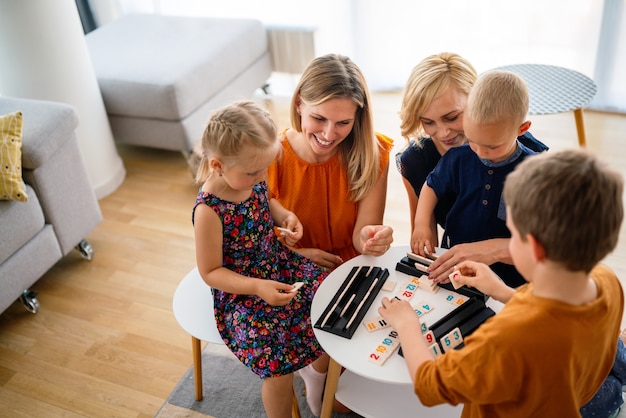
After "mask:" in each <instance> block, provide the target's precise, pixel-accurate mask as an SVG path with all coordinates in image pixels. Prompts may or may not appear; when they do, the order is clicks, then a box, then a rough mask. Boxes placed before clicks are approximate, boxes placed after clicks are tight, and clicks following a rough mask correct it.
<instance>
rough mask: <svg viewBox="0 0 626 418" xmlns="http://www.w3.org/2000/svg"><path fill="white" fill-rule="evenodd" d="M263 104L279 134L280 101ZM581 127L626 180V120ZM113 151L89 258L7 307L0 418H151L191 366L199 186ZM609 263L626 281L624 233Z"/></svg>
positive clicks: (402, 221) (392, 197)
mask: <svg viewBox="0 0 626 418" xmlns="http://www.w3.org/2000/svg"><path fill="white" fill-rule="evenodd" d="M399 103H400V95H399V94H398V93H379V94H374V95H373V106H374V111H375V119H376V127H377V129H378V130H379V131H381V132H384V133H386V134H388V135H390V136H392V137H393V138H395V139H396V150H400V149H401V148H402V147H403V145H404V140H403V139H401V138H400V135H399V128H398V117H397V111H398V108H399ZM267 105H268V108H269V109H270V110H271V111H272V113H273V114H274V116H275V119H276V121H277V125H278V126H279V127H284V126H287V124H288V115H287V105H288V99H286V98H274V99H273V100H272V101H268V102H267ZM531 119H532V120H533V122H534V124H533V127H532V129H531V131H532V132H533V133H534V134H535V135H536V136H537V137H538V138H540V139H541V140H543V141H544V142H546V143H547V144H548V145H550V146H551V147H552V149H554V150H556V149H562V148H565V147H576V146H577V140H576V130H575V124H574V117H573V114H570V113H568V114H560V115H550V116H541V117H533V118H531ZM585 121H586V124H587V135H588V143H589V147H588V148H589V149H590V150H591V151H593V152H594V153H597V154H598V155H600V156H601V157H602V158H604V159H605V160H606V161H608V162H609V163H611V164H612V165H614V166H615V167H616V168H618V169H619V170H620V171H621V172H622V173H623V174H624V175H626V138H625V134H624V132H626V117H625V116H617V115H608V114H601V113H593V112H587V113H586V114H585ZM118 148H119V152H120V155H121V157H122V158H123V160H124V163H125V166H126V170H127V175H126V180H125V181H124V183H123V184H122V185H121V187H120V188H119V189H118V190H116V191H115V192H114V193H112V194H111V195H109V196H107V197H105V198H103V199H102V200H100V205H101V208H102V212H103V215H104V221H103V222H102V223H101V224H100V225H99V226H98V227H97V228H96V229H95V230H94V231H93V232H92V233H91V234H90V235H89V236H88V237H86V238H87V239H88V240H89V242H90V243H91V244H92V246H93V248H94V251H95V256H94V259H93V260H92V261H86V260H83V259H82V258H81V257H80V256H79V254H78V253H76V252H72V253H71V254H70V255H68V256H67V257H65V258H64V259H63V260H62V261H60V262H59V263H58V264H57V265H56V266H55V267H54V268H53V269H52V270H51V271H49V272H48V273H47V274H46V275H45V276H44V277H43V278H42V279H41V280H39V281H38V282H37V283H36V284H35V285H34V286H33V290H36V291H38V292H39V297H38V298H39V301H40V303H41V311H40V312H39V313H38V314H36V315H33V314H31V313H29V312H27V311H26V310H25V309H24V308H23V306H22V305H21V304H20V303H19V302H16V303H15V304H13V305H12V306H11V307H10V308H9V309H8V310H7V311H5V312H4V313H3V314H2V315H0V416H10V417H44V416H45V417H153V416H154V415H155V414H156V413H157V412H158V410H159V408H160V407H161V405H162V404H163V403H164V401H165V400H166V399H167V397H168V395H169V394H170V392H171V391H172V390H173V389H174V386H175V385H176V384H177V382H178V381H179V379H180V378H181V377H182V375H183V374H184V373H185V371H186V370H187V369H188V368H189V367H190V365H191V362H192V358H191V347H190V337H189V336H188V335H187V334H186V333H185V332H184V331H183V330H182V329H181V328H180V327H179V325H178V324H177V323H176V320H175V319H174V316H173V314H172V309H171V306H172V295H173V293H174V290H175V288H176V286H177V284H178V282H179V281H180V280H181V279H182V277H183V276H184V275H185V274H186V273H187V272H188V271H189V270H191V269H192V268H193V267H194V265H195V260H194V258H195V256H194V243H193V231H192V227H191V218H190V216H191V206H192V203H193V201H194V198H195V195H196V190H197V187H196V186H195V185H193V183H192V181H191V174H190V172H189V171H188V169H187V165H186V162H185V160H184V159H183V158H182V156H181V155H180V154H178V153H175V152H165V151H158V150H151V149H146V148H136V147H128V146H119V147H118ZM389 173H390V175H389V191H388V196H387V211H386V223H388V224H390V225H392V226H393V227H394V229H395V231H396V233H395V242H396V243H398V244H406V243H408V239H409V227H408V225H409V219H408V215H407V210H408V209H407V208H408V204H407V200H406V196H405V191H404V188H403V186H402V183H401V181H400V176H399V174H398V172H397V170H396V169H395V167H394V166H392V167H391V168H390V171H389ZM592 221H593V220H590V222H592ZM589 245H593V243H591V242H590V243H589ZM606 261H607V263H608V264H609V265H610V266H611V267H613V268H614V269H615V270H617V271H618V272H619V273H620V275H621V277H622V278H623V279H626V239H625V238H624V234H622V239H621V241H620V244H619V248H618V249H617V250H616V251H615V252H614V253H613V254H612V255H610V256H609V257H608V258H607V260H606Z"/></svg>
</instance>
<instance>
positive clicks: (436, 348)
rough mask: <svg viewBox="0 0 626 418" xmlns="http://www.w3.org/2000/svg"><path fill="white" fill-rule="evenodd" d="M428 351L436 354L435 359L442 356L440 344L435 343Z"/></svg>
mask: <svg viewBox="0 0 626 418" xmlns="http://www.w3.org/2000/svg"><path fill="white" fill-rule="evenodd" d="M428 349H429V350H430V351H432V352H433V353H434V354H435V357H437V356H438V355H440V354H441V348H439V344H437V343H433V344H431V345H429V346H428Z"/></svg>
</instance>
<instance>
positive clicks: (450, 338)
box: [439, 327, 463, 352]
mask: <svg viewBox="0 0 626 418" xmlns="http://www.w3.org/2000/svg"><path fill="white" fill-rule="evenodd" d="M439 342H440V343H441V346H442V347H443V351H444V352H446V351H450V350H452V349H454V348H455V347H456V346H458V345H459V344H461V343H462V342H463V335H462V334H461V330H460V329H459V328H458V327H456V328H455V329H453V330H452V331H450V332H449V333H447V334H446V335H444V336H443V338H441V340H439Z"/></svg>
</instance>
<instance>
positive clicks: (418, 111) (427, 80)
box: [400, 52, 478, 141]
mask: <svg viewBox="0 0 626 418" xmlns="http://www.w3.org/2000/svg"><path fill="white" fill-rule="evenodd" d="M477 78H478V75H477V73H476V70H475V69H474V67H473V66H472V64H470V62H469V61H467V60H466V59H465V58H463V57H462V56H460V55H458V54H455V53H453V52H441V53H439V54H434V55H429V56H428V57H426V58H424V59H423V60H422V61H420V62H419V63H418V64H417V65H416V66H415V67H414V68H413V70H412V71H411V74H410V75H409V79H408V81H407V82H406V84H405V86H404V91H403V94H402V105H401V107H400V132H401V134H402V136H403V137H404V138H406V139H407V141H410V140H411V139H412V138H414V139H418V138H422V137H424V136H426V134H425V133H424V127H423V125H422V121H421V120H420V116H421V115H422V114H423V113H424V112H425V111H426V109H427V108H428V106H430V104H431V103H432V101H433V100H435V99H436V98H437V97H439V96H441V95H442V94H443V93H444V92H445V91H446V89H447V88H448V87H449V86H450V85H454V86H455V87H456V88H457V89H458V90H459V91H460V92H462V93H465V94H469V92H470V90H471V89H472V86H473V85H474V83H475V82H476V79H477Z"/></svg>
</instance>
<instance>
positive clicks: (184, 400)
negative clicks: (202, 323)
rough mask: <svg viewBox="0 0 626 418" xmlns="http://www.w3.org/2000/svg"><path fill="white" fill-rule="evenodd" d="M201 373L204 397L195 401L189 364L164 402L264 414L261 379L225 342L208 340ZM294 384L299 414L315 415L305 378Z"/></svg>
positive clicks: (219, 413) (224, 414)
mask: <svg viewBox="0 0 626 418" xmlns="http://www.w3.org/2000/svg"><path fill="white" fill-rule="evenodd" d="M202 374H203V384H204V385H203V392H204V398H203V400H201V401H196V392H195V386H194V380H193V366H192V367H191V368H189V370H187V373H185V375H184V376H183V378H182V379H181V380H180V382H179V383H178V385H176V387H175V388H174V391H173V392H172V393H171V394H170V396H169V398H168V399H167V402H166V404H165V405H168V404H169V405H174V406H177V407H179V408H184V409H188V410H190V411H196V412H200V413H202V414H206V415H209V416H212V417H215V418H242V417H266V414H265V411H264V410H263V402H262V401H261V379H259V378H258V377H257V376H256V375H255V374H254V373H252V372H251V371H250V370H249V369H248V368H247V367H245V366H244V365H243V364H241V363H240V362H239V360H237V359H236V358H235V356H233V354H232V353H231V352H230V351H229V350H228V348H226V346H224V345H218V344H207V346H206V348H205V349H204V350H203V352H202ZM294 388H295V391H296V394H297V396H298V404H299V406H300V413H301V415H302V418H314V417H315V416H314V415H313V414H312V413H311V410H310V409H309V406H308V405H307V402H306V397H305V396H304V382H303V380H302V378H301V377H300V376H299V375H298V374H296V375H295V378H294ZM165 405H164V406H165ZM162 410H163V408H162ZM164 415H165V414H164ZM159 416H161V415H160V414H157V417H159ZM333 417H335V418H358V417H360V415H358V414H353V413H351V414H339V413H333Z"/></svg>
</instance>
